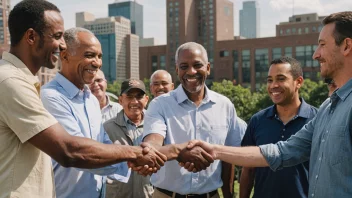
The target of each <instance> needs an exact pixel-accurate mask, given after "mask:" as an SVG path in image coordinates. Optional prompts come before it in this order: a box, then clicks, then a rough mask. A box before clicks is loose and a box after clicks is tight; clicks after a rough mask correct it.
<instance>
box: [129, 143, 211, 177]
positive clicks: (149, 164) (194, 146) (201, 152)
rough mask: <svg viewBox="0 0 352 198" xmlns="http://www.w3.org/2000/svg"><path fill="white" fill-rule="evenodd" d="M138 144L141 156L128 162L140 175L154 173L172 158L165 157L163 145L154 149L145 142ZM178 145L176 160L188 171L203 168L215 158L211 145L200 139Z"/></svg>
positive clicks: (196, 170)
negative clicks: (141, 152)
mask: <svg viewBox="0 0 352 198" xmlns="http://www.w3.org/2000/svg"><path fill="white" fill-rule="evenodd" d="M140 146H141V147H142V148H143V156H140V157H138V158H137V159H136V160H134V161H129V162H128V165H129V167H130V168H132V170H133V171H136V172H138V173H139V174H140V175H144V176H147V175H151V174H153V173H156V172H157V171H158V170H160V168H161V167H162V166H163V165H164V163H165V162H166V161H167V160H173V159H170V158H169V159H168V158H167V155H168V153H166V152H168V151H167V150H165V149H163V147H160V148H159V149H156V148H154V147H153V146H152V145H151V144H149V143H146V142H143V143H142V144H141V145H140ZM179 147H180V148H181V150H180V151H179V153H178V155H177V157H176V160H177V161H178V162H179V165H180V166H182V167H184V168H185V169H186V170H188V171H190V172H199V171H201V170H205V169H206V168H207V167H209V166H210V164H211V163H213V162H214V160H215V158H216V156H215V152H214V148H213V146H212V145H211V144H209V143H206V142H204V141H201V140H191V141H189V142H186V143H183V144H180V145H179Z"/></svg>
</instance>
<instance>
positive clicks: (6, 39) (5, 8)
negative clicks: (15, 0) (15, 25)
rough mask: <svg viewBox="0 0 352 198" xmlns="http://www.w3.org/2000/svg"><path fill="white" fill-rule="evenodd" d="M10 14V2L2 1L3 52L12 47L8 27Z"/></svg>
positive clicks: (0, 40)
mask: <svg viewBox="0 0 352 198" xmlns="http://www.w3.org/2000/svg"><path fill="white" fill-rule="evenodd" d="M9 13H10V0H0V48H2V50H5V49H7V47H8V46H9V45H10V33H9V28H8V25H7V21H8V17H9ZM0 50H1V49H0Z"/></svg>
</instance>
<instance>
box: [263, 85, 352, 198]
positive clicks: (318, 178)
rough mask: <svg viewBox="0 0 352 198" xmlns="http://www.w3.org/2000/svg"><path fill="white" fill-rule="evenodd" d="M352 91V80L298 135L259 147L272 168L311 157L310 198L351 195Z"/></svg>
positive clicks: (340, 197) (332, 97)
mask: <svg viewBox="0 0 352 198" xmlns="http://www.w3.org/2000/svg"><path fill="white" fill-rule="evenodd" d="M351 92H352V79H351V80H349V81H348V82H347V83H346V84H345V85H344V86H342V87H341V88H340V89H338V90H337V91H335V92H334V93H333V94H332V95H331V97H330V98H329V99H327V100H326V101H325V102H324V103H323V104H322V105H321V106H320V108H319V110H318V113H317V115H316V117H315V118H313V120H312V121H310V122H309V123H308V124H306V125H305V126H304V127H303V128H302V129H301V130H300V131H298V132H297V133H296V135H294V136H292V137H291V138H289V139H288V140H287V141H286V142H278V143H277V144H269V145H263V146H260V149H261V152H262V153H263V155H264V157H265V158H266V160H267V161H268V163H269V164H270V167H271V168H272V169H273V170H277V169H279V168H281V167H288V166H293V165H296V164H298V163H301V162H304V161H307V160H308V159H310V164H309V194H308V197H311V198H313V197H318V198H331V197H334V198H335V197H336V198H337V197H338V198H350V197H352V168H351V165H352V157H351V156H352V139H351V129H352V122H351V120H352V96H351Z"/></svg>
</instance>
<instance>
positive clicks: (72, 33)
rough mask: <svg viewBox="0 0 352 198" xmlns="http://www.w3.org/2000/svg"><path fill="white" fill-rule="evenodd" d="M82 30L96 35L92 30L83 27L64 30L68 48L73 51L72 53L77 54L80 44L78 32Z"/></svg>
mask: <svg viewBox="0 0 352 198" xmlns="http://www.w3.org/2000/svg"><path fill="white" fill-rule="evenodd" d="M80 32H87V33H89V34H91V35H94V34H93V32H91V31H90V30H87V29H85V28H81V27H74V28H70V29H68V30H66V31H65V32H64V39H65V42H66V46H67V50H68V51H69V52H70V53H71V55H75V54H76V48H77V47H79V45H80V41H79V40H78V37H77V34H78V33H80Z"/></svg>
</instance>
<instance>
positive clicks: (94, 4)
mask: <svg viewBox="0 0 352 198" xmlns="http://www.w3.org/2000/svg"><path fill="white" fill-rule="evenodd" d="M49 1H50V2H52V3H54V4H55V5H56V6H58V8H59V9H60V10H61V13H62V16H63V18H64V21H65V28H66V29H68V28H71V27H75V24H76V20H75V13H77V12H83V11H86V12H90V13H92V14H94V15H95V17H96V18H101V17H107V16H108V4H110V3H114V2H115V1H116V0H49ZM117 1H118V2H124V1H128V0H117ZM136 1H137V2H138V3H140V4H142V5H143V15H144V37H145V38H150V37H154V38H155V39H156V41H157V43H156V44H159V45H163V44H165V43H166V7H165V6H166V5H165V3H166V0H136ZM229 1H231V2H233V4H234V23H235V25H234V28H235V30H234V32H235V35H238V34H239V10H241V9H242V2H243V1H244V0H229ZM18 2H20V0H12V1H11V6H12V7H13V6H14V5H15V4H17V3H18ZM257 2H258V4H259V8H260V37H270V36H275V31H276V30H275V28H276V27H275V25H277V24H279V23H280V22H285V21H288V18H289V17H290V16H292V13H294V14H305V13H318V15H319V16H326V15H329V14H331V13H334V12H340V11H347V10H348V11H350V10H352V0H257ZM293 5H294V6H293ZM293 7H294V9H293Z"/></svg>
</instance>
